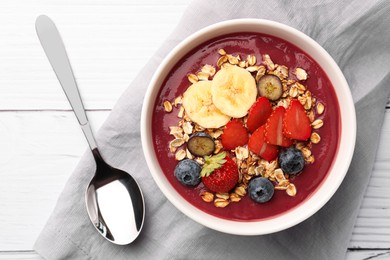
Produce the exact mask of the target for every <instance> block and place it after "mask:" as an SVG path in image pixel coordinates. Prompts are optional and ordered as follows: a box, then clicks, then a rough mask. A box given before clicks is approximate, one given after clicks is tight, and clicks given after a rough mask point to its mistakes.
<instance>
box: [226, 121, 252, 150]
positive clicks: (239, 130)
mask: <svg viewBox="0 0 390 260" xmlns="http://www.w3.org/2000/svg"><path fill="white" fill-rule="evenodd" d="M221 138H222V140H221V141H222V145H223V147H224V148H225V149H226V150H233V149H235V148H236V147H237V146H243V145H245V144H246V143H248V138H249V137H248V131H247V130H246V128H245V126H244V125H243V124H242V122H241V121H240V120H238V119H233V120H232V121H230V122H228V123H227V124H226V127H225V129H224V130H223V133H222V137H221Z"/></svg>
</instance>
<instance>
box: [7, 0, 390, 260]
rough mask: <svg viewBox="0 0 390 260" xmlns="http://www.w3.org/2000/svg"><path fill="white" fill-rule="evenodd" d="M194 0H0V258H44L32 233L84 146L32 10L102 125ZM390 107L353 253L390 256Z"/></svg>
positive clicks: (95, 122)
mask: <svg viewBox="0 0 390 260" xmlns="http://www.w3.org/2000/svg"><path fill="white" fill-rule="evenodd" d="M189 1H190V0H185V1H183V0H146V1H145V0H144V1H136V0H111V1H108V0H106V1H104V0H84V1H81V0H68V1H66V0H56V1H49V0H36V1H30V0H2V1H1V2H0V259H41V258H40V257H39V256H38V255H37V254H36V253H35V252H34V251H33V250H32V246H33V243H34V241H35V239H36V238H37V236H38V234H39V232H40V231H41V229H42V227H43V226H44V224H45V222H46V220H47V219H48V217H49V215H50V213H51V211H52V210H53V208H54V205H55V203H56V200H57V197H58V195H59V193H60V192H61V190H62V188H63V186H64V184H65V182H66V180H67V179H68V177H69V176H70V174H71V173H72V171H73V169H74V168H75V167H76V164H77V163H78V161H79V159H80V157H81V156H82V154H83V153H84V152H85V151H86V149H87V143H86V141H85V140H84V137H83V134H82V132H81V131H80V128H79V126H78V124H77V121H76V119H75V117H74V115H73V112H72V111H71V110H70V106H69V104H68V102H67V100H66V97H65V96H64V94H63V92H62V89H61V87H60V86H59V84H58V82H57V79H56V77H55V75H54V73H53V71H52V69H51V67H50V65H49V62H48V61H47V59H46V57H45V55H44V53H43V50H42V48H41V46H40V45H39V42H38V39H37V37H36V34H35V28H34V22H35V18H36V17H37V16H38V15H39V14H47V15H49V16H50V17H51V18H52V19H53V20H54V21H55V22H56V24H57V27H58V28H59V30H60V32H61V34H62V37H63V39H64V42H65V45H66V48H67V51H68V54H69V56H70V60H71V62H72V65H73V68H74V72H75V75H76V77H77V80H78V83H79V87H80V92H81V94H82V96H83V99H84V103H85V106H86V108H87V110H88V116H89V118H90V121H91V123H92V127H93V128H94V129H95V130H97V129H98V128H99V126H100V125H101V124H102V122H103V121H104V120H105V118H106V117H107V115H108V114H109V112H110V110H111V108H112V107H113V105H114V104H115V102H116V100H117V99H118V97H119V96H120V94H121V93H122V92H123V91H124V90H125V89H126V88H127V86H128V84H129V83H130V82H131V81H132V80H133V78H134V77H135V75H136V74H137V73H138V72H139V71H140V69H141V68H142V67H143V65H144V64H145V63H146V61H147V60H148V59H149V58H150V57H151V56H152V55H153V54H154V52H155V51H156V50H157V48H158V47H159V46H160V45H161V43H162V42H163V41H164V39H165V38H166V37H167V36H168V35H169V33H170V32H171V31H172V30H173V28H174V27H175V26H176V24H177V23H178V21H179V19H180V17H181V14H182V13H183V11H184V9H185V8H186V6H187V5H188V3H189ZM32 2H34V3H32ZM388 108H389V109H387V111H386V115H385V122H384V126H383V130H382V134H381V144H380V147H379V150H378V154H377V159H376V163H375V168H374V172H373V178H372V180H371V182H370V185H369V187H368V189H367V190H366V191H364V190H362V192H365V198H364V201H363V204H362V207H361V209H360V213H359V218H358V220H357V222H356V225H355V228H354V232H353V235H352V239H351V242H350V246H349V251H348V259H373V258H375V259H390V192H389V190H390V189H389V186H390V151H389V149H388V147H389V146H390V107H389V106H388Z"/></svg>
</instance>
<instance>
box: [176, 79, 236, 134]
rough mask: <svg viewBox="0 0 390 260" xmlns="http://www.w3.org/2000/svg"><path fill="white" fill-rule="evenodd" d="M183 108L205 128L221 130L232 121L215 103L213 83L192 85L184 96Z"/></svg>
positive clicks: (194, 120)
mask: <svg viewBox="0 0 390 260" xmlns="http://www.w3.org/2000/svg"><path fill="white" fill-rule="evenodd" d="M183 107H184V109H185V111H186V113H187V115H188V117H189V118H190V119H191V120H192V121H193V122H195V123H197V124H198V125H200V126H202V127H204V128H219V127H221V126H224V125H226V124H227V122H229V120H230V116H227V115H225V114H223V113H222V112H221V111H220V110H219V109H218V108H216V106H215V105H214V103H213V100H212V97H211V81H198V82H196V83H194V84H192V85H191V86H190V87H189V88H188V89H187V90H186V92H184V94H183Z"/></svg>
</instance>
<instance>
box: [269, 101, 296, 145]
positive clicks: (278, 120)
mask: <svg viewBox="0 0 390 260" xmlns="http://www.w3.org/2000/svg"><path fill="white" fill-rule="evenodd" d="M285 112H286V109H285V108H284V107H277V108H275V110H274V111H273V112H272V114H271V115H270V117H269V118H268V120H267V123H266V124H265V135H264V136H265V140H266V142H267V143H269V144H273V145H279V146H283V147H289V146H291V145H292V143H293V141H292V140H291V139H289V138H287V137H286V136H284V135H283V117H284V114H285Z"/></svg>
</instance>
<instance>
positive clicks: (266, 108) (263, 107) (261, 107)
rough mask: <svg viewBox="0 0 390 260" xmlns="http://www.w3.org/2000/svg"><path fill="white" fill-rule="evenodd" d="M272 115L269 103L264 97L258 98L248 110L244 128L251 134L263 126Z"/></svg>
mask: <svg viewBox="0 0 390 260" xmlns="http://www.w3.org/2000/svg"><path fill="white" fill-rule="evenodd" d="M271 113H272V105H271V102H269V100H268V99H267V98H266V97H259V98H258V99H257V101H256V102H255V103H254V104H253V105H252V107H251V108H250V109H249V113H248V120H247V122H246V126H247V128H248V130H249V132H251V133H253V132H254V131H255V130H256V129H257V128H259V127H260V126H262V125H264V124H265V122H266V121H267V118H268V117H269V116H270V115H271Z"/></svg>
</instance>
